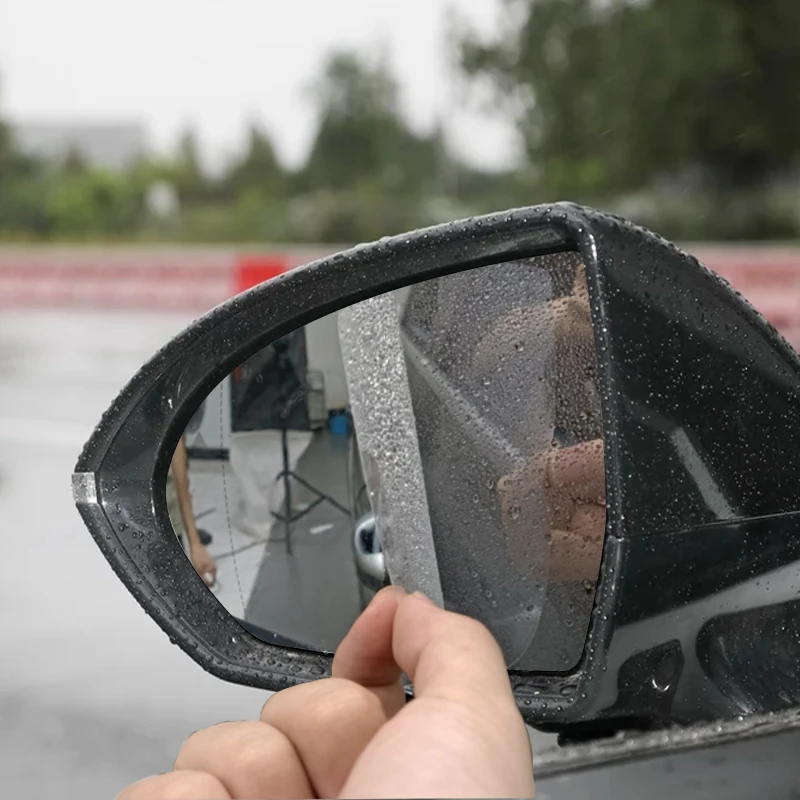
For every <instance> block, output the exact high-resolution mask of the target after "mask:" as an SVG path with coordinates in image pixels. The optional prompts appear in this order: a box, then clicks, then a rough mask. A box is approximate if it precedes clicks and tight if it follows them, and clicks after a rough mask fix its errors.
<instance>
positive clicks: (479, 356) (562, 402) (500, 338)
mask: <svg viewBox="0 0 800 800" xmlns="http://www.w3.org/2000/svg"><path fill="white" fill-rule="evenodd" d="M553 277H554V280H553V283H554V287H555V292H554V293H555V295H556V297H555V299H552V300H550V301H548V302H547V303H546V304H545V305H544V308H543V307H542V306H541V305H539V306H525V307H522V308H518V309H515V310H514V311H512V312H511V313H509V314H507V315H506V316H505V317H504V318H503V319H501V320H500V321H499V323H498V324H497V325H496V326H494V328H493V330H492V332H491V333H489V334H488V335H486V336H485V337H484V339H483V340H482V341H481V342H480V344H479V345H478V347H477V349H476V364H478V365H481V364H482V365H484V366H486V365H488V364H491V363H492V361H493V359H494V360H496V359H497V357H498V350H499V349H501V348H502V349H506V348H507V346H508V342H509V341H512V340H513V341H515V342H518V343H519V344H525V345H527V346H526V347H524V349H523V348H521V347H520V348H519V349H520V350H521V351H523V352H524V357H525V358H535V357H536V355H535V354H536V353H537V349H538V350H539V351H540V352H541V350H542V344H541V342H542V340H543V330H544V329H546V330H547V331H548V332H549V333H550V335H551V338H552V349H551V351H550V353H549V355H548V356H547V363H546V365H545V369H544V373H543V380H544V383H545V394H544V400H543V402H544V404H545V405H546V408H545V409H541V408H540V409H538V411H539V412H541V413H542V414H544V415H545V416H546V417H547V424H549V425H551V427H552V431H553V435H552V443H551V446H550V447H547V448H546V449H544V450H541V451H539V452H537V453H535V454H533V456H532V457H531V458H529V459H528V460H527V461H525V462H524V463H523V464H522V465H521V466H519V467H518V468H517V469H515V470H514V471H513V472H512V473H510V474H508V475H506V476H504V477H503V478H501V479H500V480H499V481H498V484H497V490H498V494H499V496H500V505H501V513H502V514H503V518H504V523H505V526H506V528H507V531H508V537H509V541H508V542H507V544H508V547H509V551H510V553H511V556H512V558H514V559H515V560H517V561H520V560H521V559H524V558H525V557H526V555H527V553H529V549H528V547H527V543H526V541H525V540H526V539H528V538H530V531H526V530H525V529H524V525H525V523H526V519H527V520H528V521H529V520H530V519H536V513H535V511H534V509H538V508H539V507H540V501H541V500H542V499H544V503H545V511H544V516H545V518H546V519H547V524H548V526H549V533H548V536H549V541H550V546H549V557H548V563H549V576H550V579H551V580H555V581H559V582H570V583H571V582H587V581H588V582H591V583H594V582H595V581H596V580H597V575H598V570H599V564H600V555H601V552H602V544H603V536H604V533H605V518H606V490H605V465H604V448H603V438H602V436H603V430H602V413H601V404H600V394H599V384H598V376H597V358H596V353H595V346H594V332H593V329H592V321H591V310H590V303H589V292H588V287H587V285H586V275H585V271H584V268H583V265H582V264H581V263H577V264H576V265H575V266H572V265H570V267H569V269H568V270H567V271H566V274H562V275H554V276H553ZM559 283H561V284H562V286H561V287H559V286H558V284H559ZM520 357H522V356H520ZM526 510H527V511H529V512H530V513H527V514H526Z"/></svg>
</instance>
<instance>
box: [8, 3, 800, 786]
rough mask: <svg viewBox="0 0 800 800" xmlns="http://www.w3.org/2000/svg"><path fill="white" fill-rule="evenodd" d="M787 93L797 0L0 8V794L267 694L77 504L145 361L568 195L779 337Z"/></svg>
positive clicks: (793, 253) (152, 745)
mask: <svg viewBox="0 0 800 800" xmlns="http://www.w3.org/2000/svg"><path fill="white" fill-rule="evenodd" d="M798 87H800V5H798V4H797V2H796V0H761V2H759V3H751V2H744V1H743V0H704V2H702V3H700V2H696V0H460V2H444V0H404V2H403V3H394V2H384V3H376V2H370V1H369V0H338V2H336V3H327V2H324V0H298V1H297V2H295V3H292V4H284V3H281V4H278V3H270V2H264V0H226V2H222V1H221V0H193V1H192V2H189V0H167V2H158V3H157V2H155V0H139V1H138V2H136V3H130V2H117V3H106V2H100V0H69V1H68V2H64V0H58V1H56V0H26V2H24V3H22V2H20V3H14V2H12V0H3V2H2V3H0V520H1V521H2V528H3V537H4V541H5V543H6V546H5V548H4V550H3V555H4V559H3V560H4V564H3V567H4V568H3V570H2V579H0V639H1V640H2V644H0V676H1V677H0V782H1V783H2V785H3V786H4V788H6V789H9V790H10V789H13V790H14V796H16V797H20V798H25V797H45V796H47V795H48V794H51V793H55V792H57V793H58V796H59V797H64V798H72V797H75V798H78V797H80V798H84V799H87V800H91V799H92V798H101V797H112V796H114V794H115V793H116V792H117V791H119V790H120V789H121V788H122V786H123V785H124V784H125V783H127V782H129V781H132V780H134V779H137V778H139V777H142V776H144V775H146V774H150V773H153V772H158V771H162V770H165V769H168V768H169V767H170V766H171V763H172V758H173V757H174V755H175V753H176V752H177V748H178V746H179V744H180V742H181V741H182V740H183V738H185V737H186V736H187V735H188V734H189V733H191V732H192V730H195V729H197V728H199V727H201V726H205V725H208V724H212V723H213V722H216V721H218V720H220V719H233V718H239V717H252V716H253V715H254V714H256V713H257V711H258V708H259V706H260V703H261V702H263V700H264V699H265V698H264V697H263V695H262V693H259V692H256V691H254V690H249V689H244V688H242V687H235V686H229V685H227V684H223V683H222V682H220V681H218V680H216V679H214V678H212V677H210V676H208V675H206V674H205V673H204V672H202V670H200V668H199V667H197V666H195V665H194V663H193V662H191V661H190V660H189V659H188V658H187V657H186V656H185V655H183V654H182V653H181V652H179V651H178V650H177V649H176V648H174V647H171V646H170V645H169V643H168V641H167V639H166V637H164V636H163V634H162V633H161V632H160V631H159V630H158V629H157V628H156V626H155V625H153V624H152V623H151V622H150V621H149V620H148V619H146V617H145V615H144V614H143V613H142V612H141V611H140V609H139V608H138V606H136V604H135V602H134V601H133V599H132V598H130V597H129V596H128V594H127V592H126V591H125V590H124V589H123V587H122V586H121V584H119V583H118V581H117V580H116V578H115V577H114V576H113V575H112V573H111V571H110V569H109V568H108V566H107V565H106V563H105V562H104V560H103V559H102V557H101V555H100V553H99V552H98V551H97V549H96V547H95V546H94V544H93V543H92V542H91V540H90V537H89V535H88V533H87V532H86V531H85V529H84V527H83V525H82V523H81V522H80V520H79V518H78V516H77V513H76V512H75V511H74V508H73V506H72V500H71V495H70V484H69V476H70V472H71V469H72V465H73V463H74V460H75V458H76V456H77V453H78V450H79V448H80V447H81V445H82V444H83V442H84V441H85V439H86V437H87V436H88V435H89V432H90V431H91V428H92V426H93V424H94V423H95V422H96V421H97V419H98V418H99V415H100V413H101V412H102V411H103V410H104V409H105V407H106V405H107V404H108V403H109V402H110V400H111V399H112V398H113V397H114V395H115V394H116V393H117V392H118V390H119V389H120V388H121V386H122V384H123V383H124V382H125V381H126V380H127V379H128V378H129V377H130V376H131V375H132V373H133V372H134V371H135V370H136V369H137V368H138V367H139V366H140V365H141V363H142V362H143V361H144V360H145V359H146V358H148V357H149V356H150V355H151V354H152V353H153V352H154V351H155V350H156V349H157V348H158V347H159V346H160V345H161V344H162V343H164V342H165V341H166V340H167V339H168V338H169V337H171V336H172V335H174V334H175V333H177V332H178V331H179V330H180V329H182V328H183V327H184V326H185V325H186V324H188V323H189V322H190V321H191V320H192V319H193V318H195V317H196V316H198V315H199V314H201V313H203V312H204V311H206V310H208V309H209V308H211V307H212V306H214V305H216V304H217V303H219V302H221V301H222V300H224V299H226V298H227V297H229V296H231V295H232V294H234V293H236V292H237V291H240V290H241V289H243V288H247V287H248V286H250V285H253V284H254V283H257V282H259V281H260V280H263V279H264V278H266V277H270V276H271V275H274V274H277V273H280V272H282V271H285V270H287V269H291V268H292V267H293V266H296V265H297V264H299V263H303V262H304V261H306V260H308V259H309V258H311V257H315V256H317V255H320V254H324V253H328V252H332V251H334V250H337V249H339V248H340V247H342V246H345V245H348V244H353V243H356V242H360V241H364V240H369V239H374V238H378V237H380V236H384V235H387V234H392V233H398V232H402V231H404V230H408V229H412V228H416V227H419V226H421V225H428V224H432V223H436V222H443V221H447V220H451V219H455V218H457V217H463V216H467V215H470V214H477V213H482V212H488V211H496V210H501V209H504V208H508V207H512V206H519V205H529V204H533V203H538V202H546V201H554V200H562V199H563V200H573V201H577V202H582V203H587V204H591V205H595V206H598V207H600V208H603V209H606V210H610V211H614V212H617V213H620V214H623V215H625V216H628V217H630V218H632V219H634V220H636V221H638V222H641V223H643V224H645V225H647V226H649V227H651V228H653V229H655V230H656V231H658V232H659V233H661V234H663V235H665V236H667V237H668V238H670V239H673V240H676V241H679V242H681V243H682V244H684V246H685V247H686V248H687V249H689V250H690V251H692V252H694V253H696V254H697V255H698V256H700V257H701V259H702V260H704V261H705V262H706V263H707V264H708V265H709V266H710V267H712V268H713V269H715V270H717V271H718V272H720V273H721V274H723V275H725V276H726V277H727V278H728V279H729V280H731V282H732V283H733V284H734V285H735V286H736V287H737V288H739V289H741V290H742V291H743V293H744V294H745V295H746V296H748V297H749V298H750V299H751V300H752V302H753V303H754V304H755V305H756V307H757V308H759V310H761V311H762V312H763V313H764V314H765V315H766V316H767V317H768V318H769V319H770V320H771V321H772V322H773V323H774V324H775V325H776V326H777V327H778V328H779V330H781V331H782V332H783V333H784V335H785V336H786V337H787V339H788V340H789V341H791V342H792V343H793V344H794V345H795V347H797V346H798V345H800V90H799V89H798ZM9 795H10V792H9Z"/></svg>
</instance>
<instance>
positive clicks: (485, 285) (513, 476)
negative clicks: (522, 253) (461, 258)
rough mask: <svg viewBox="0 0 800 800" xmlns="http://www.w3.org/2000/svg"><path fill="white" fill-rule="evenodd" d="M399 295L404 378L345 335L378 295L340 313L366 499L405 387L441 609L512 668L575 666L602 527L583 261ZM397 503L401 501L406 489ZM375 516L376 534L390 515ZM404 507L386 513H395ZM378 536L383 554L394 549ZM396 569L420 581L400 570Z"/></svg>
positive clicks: (402, 579) (494, 269)
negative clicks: (496, 646)
mask: <svg viewBox="0 0 800 800" xmlns="http://www.w3.org/2000/svg"><path fill="white" fill-rule="evenodd" d="M395 300H396V302H397V304H398V308H399V319H398V322H397V325H398V328H399V339H400V341H401V342H402V347H403V351H404V355H405V365H406V369H405V373H404V374H403V373H401V372H394V373H392V374H389V373H388V372H386V371H383V372H381V373H376V371H375V369H374V365H375V364H376V363H381V362H382V361H383V360H391V358H392V353H391V352H390V351H389V350H388V349H387V342H388V341H390V340H389V339H388V338H387V337H371V338H369V337H361V339H360V345H359V344H354V343H355V342H357V341H358V338H357V337H354V336H353V331H352V329H348V325H349V324H353V323H355V322H357V321H358V320H360V324H362V325H363V322H364V320H365V319H366V318H367V317H368V315H369V314H370V313H371V311H372V310H373V309H374V310H375V312H376V313H377V308H378V304H379V303H380V302H382V299H377V300H370V301H367V302H366V303H363V304H361V307H360V308H359V310H358V312H357V314H356V313H353V312H351V313H350V314H348V315H347V316H346V317H344V316H343V318H342V320H341V321H340V329H341V333H342V336H343V341H344V344H343V350H345V351H347V354H346V358H345V370H346V372H347V375H348V382H349V383H350V386H351V396H353V397H354V396H355V392H354V391H353V390H352V387H353V386H355V385H356V384H358V387H359V399H358V403H354V405H353V409H352V410H353V418H354V422H355V426H356V430H357V433H358V436H359V445H360V447H361V453H362V461H363V463H364V466H365V480H366V482H367V485H368V487H369V490H370V496H375V497H382V498H383V497H385V495H386V492H385V487H384V486H383V485H382V480H383V478H384V474H385V470H386V469H387V468H388V467H389V465H390V464H391V463H392V462H393V460H395V459H397V453H396V452H395V451H394V450H393V448H392V446H391V437H390V435H389V431H388V430H387V424H388V423H389V421H390V420H391V419H392V418H393V417H392V414H391V413H388V412H387V413H386V414H384V413H383V412H384V411H385V410H386V409H387V407H388V404H391V403H393V402H395V401H396V399H397V398H398V397H399V396H403V395H404V394H405V392H406V391H408V393H409V394H410V398H411V404H412V408H413V419H414V420H415V424H416V430H417V437H416V439H417V446H418V449H419V456H420V463H421V467H422V473H423V477H424V483H425V488H426V493H427V506H428V513H429V519H430V530H431V533H432V537H433V543H434V546H435V557H436V563H437V566H438V571H439V578H440V582H441V588H442V593H443V596H444V603H445V606H446V607H447V608H450V609H452V610H455V611H459V612H461V613H465V614H468V615H469V616H472V617H474V618H476V619H479V620H480V621H482V622H483V623H484V624H486V625H487V626H488V627H489V628H490V630H491V631H492V632H493V633H494V635H495V637H496V638H497V639H498V641H499V642H500V645H501V647H502V648H503V651H504V654H505V657H506V660H507V664H508V666H509V667H516V668H518V669H525V670H534V669H539V670H543V669H554V670H566V669H569V668H571V667H572V666H574V665H575V664H576V663H577V660H578V659H579V658H580V653H581V652H582V649H583V643H584V641H585V636H586V631H587V628H588V620H589V616H590V613H591V604H592V600H593V596H594V587H595V585H596V582H597V575H598V570H599V561H600V552H601V549H602V540H603V534H604V529H605V483H604V465H603V446H602V428H601V419H600V402H599V392H598V389H597V369H596V357H595V351H594V340H593V333H592V327H591V320H590V315H589V304H588V294H587V292H586V284H585V276H584V274H583V267H582V264H581V262H580V258H579V256H578V255H577V254H575V253H561V254H557V255H551V256H544V257H538V258H533V259H524V260H520V261H516V262H512V263H505V264H496V265H492V266H488V267H483V268H480V269H475V270H471V271H468V272H462V273H458V274H455V275H450V276H446V277H443V278H439V279H435V280H431V281H426V282H423V283H420V284H416V285H414V286H412V287H410V289H408V290H405V291H403V292H402V293H398V294H397V296H396V297H395ZM342 322H343V323H344V324H343V325H342ZM359 348H360V349H359ZM366 349H369V351H370V353H369V357H368V358H367V357H365V352H364V350H366ZM398 380H406V381H407V383H408V388H407V389H406V388H405V387H401V386H399V385H398V383H397V381H398ZM365 409H369V412H368V413H365ZM406 480H409V481H412V483H413V481H414V479H413V478H412V477H411V476H409V475H407V476H406ZM410 496H411V495H410ZM394 497H395V499H396V502H401V503H402V494H397V493H395V494H394ZM414 503H416V500H414ZM373 510H374V511H375V513H376V518H377V525H378V528H379V529H380V528H381V525H382V524H383V523H382V519H381V515H382V513H384V512H385V509H384V508H383V507H381V508H380V509H378V508H375V506H373ZM402 513H403V509H402V508H397V507H393V508H392V509H391V514H392V517H393V518H395V519H396V518H398V517H400V516H402ZM407 535H408V536H410V537H412V539H414V537H418V536H423V535H424V536H428V534H427V532H425V533H424V534H423V532H422V531H419V532H415V531H414V530H409V531H408V533H407ZM385 545H386V551H387V552H386V557H387V560H388V561H389V563H391V550H392V548H393V547H397V546H401V543H400V542H398V541H397V539H396V538H395V540H394V541H392V542H386V543H385ZM402 546H403V547H404V548H408V547H413V542H403V543H402ZM401 563H403V564H405V566H406V567H409V568H412V569H413V568H416V565H415V564H414V562H413V561H409V560H407V561H404V562H401ZM431 563H432V562H431ZM391 577H392V580H393V581H394V582H397V583H400V584H402V585H404V586H405V585H412V584H414V583H416V580H415V578H414V576H412V575H409V574H397V575H392V576H391ZM542 626H544V628H545V629H547V630H548V631H549V633H548V635H547V636H545V637H544V639H542V637H541V636H539V635H538V634H537V631H540V629H542ZM534 639H537V641H536V642H535V643H534Z"/></svg>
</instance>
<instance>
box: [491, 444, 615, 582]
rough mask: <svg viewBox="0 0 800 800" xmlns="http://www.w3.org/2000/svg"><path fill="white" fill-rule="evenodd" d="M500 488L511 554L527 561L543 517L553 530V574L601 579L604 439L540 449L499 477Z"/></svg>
mask: <svg viewBox="0 0 800 800" xmlns="http://www.w3.org/2000/svg"><path fill="white" fill-rule="evenodd" d="M497 491H498V494H499V497H500V508H501V512H502V514H503V522H504V527H505V529H506V531H507V532H508V547H509V552H510V554H511V556H512V558H515V559H517V560H519V562H520V563H527V560H526V557H527V553H528V550H527V549H526V548H528V547H529V546H530V541H531V538H532V533H531V525H535V524H537V521H539V520H541V521H542V522H544V523H545V524H546V525H547V526H548V530H549V534H550V546H549V552H548V554H547V556H546V558H547V562H548V572H549V575H550V577H552V578H553V579H555V580H558V581H569V582H582V581H592V582H594V581H596V580H597V572H598V569H599V566H600V555H601V551H602V546H603V538H604V536H605V525H606V506H605V497H606V486H605V462H604V454H603V441H602V439H595V440H593V441H588V442H581V443H580V444H577V445H573V446H572V447H565V448H558V449H557V448H552V449H550V450H547V451H544V452H541V453H539V454H537V455H536V456H535V457H534V458H532V459H530V460H529V461H528V462H526V463H525V464H523V466H522V467H521V468H520V469H518V470H516V471H515V472H514V473H512V474H510V475H506V476H505V477H503V478H501V479H500V480H499V481H498V483H497ZM542 512H543V513H542ZM543 557H545V556H544V554H542V555H540V558H543Z"/></svg>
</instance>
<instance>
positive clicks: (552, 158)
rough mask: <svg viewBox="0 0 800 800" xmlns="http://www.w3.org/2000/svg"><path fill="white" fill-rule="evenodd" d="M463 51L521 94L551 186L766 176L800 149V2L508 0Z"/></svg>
mask: <svg viewBox="0 0 800 800" xmlns="http://www.w3.org/2000/svg"><path fill="white" fill-rule="evenodd" d="M503 8H504V10H505V14H506V29H505V32H504V34H503V35H502V36H499V37H497V39H495V40H494V41H484V40H481V39H480V37H477V36H475V35H471V36H469V35H468V36H466V37H465V38H464V40H463V41H462V45H461V60H462V64H463V66H464V69H465V71H466V72H467V74H468V75H470V76H471V77H472V78H475V79H477V78H481V79H484V78H486V77H489V78H490V79H491V81H492V82H493V83H494V86H495V88H496V89H497V91H498V95H499V96H500V97H502V98H504V99H506V100H507V99H509V98H515V99H517V100H518V101H519V100H521V101H522V102H519V106H520V107H521V109H522V110H521V111H520V112H519V114H518V116H517V122H518V124H519V128H520V131H521V132H522V134H523V136H524V139H525V142H526V145H527V150H528V154H529V157H530V159H531V161H532V163H535V164H536V165H537V166H538V167H539V168H540V170H541V174H542V181H543V184H544V186H545V187H546V188H547V190H548V191H549V192H551V193H554V194H556V195H562V194H563V195H569V196H573V197H576V199H578V198H581V197H584V198H594V197H597V196H603V195H608V194H610V193H613V192H615V191H617V192H618V191H624V190H630V189H639V188H641V187H643V186H646V185H647V184H648V183H650V182H651V181H653V180H654V179H656V178H659V177H661V176H663V175H665V174H666V175H671V174H679V173H680V172H681V171H683V170H686V169H687V168H702V170H704V174H705V180H706V183H707V184H709V185H714V186H716V187H731V186H732V187H737V188H743V187H756V186H759V185H761V184H762V183H763V182H764V181H765V180H766V179H768V178H769V177H770V176H771V175H773V174H774V173H775V172H779V171H781V170H785V169H786V168H788V167H791V166H792V165H795V164H797V163H798V157H799V156H800V91H798V88H797V87H798V86H800V3H797V2H796V0H759V2H750V0H702V2H698V0H636V1H635V2H634V0H605V2H597V0H505V2H504V3H503Z"/></svg>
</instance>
